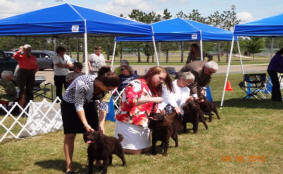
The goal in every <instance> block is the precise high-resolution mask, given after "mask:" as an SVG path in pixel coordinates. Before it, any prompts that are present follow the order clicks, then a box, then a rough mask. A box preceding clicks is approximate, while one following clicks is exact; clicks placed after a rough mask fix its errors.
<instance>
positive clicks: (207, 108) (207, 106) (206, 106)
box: [196, 95, 220, 122]
mask: <svg viewBox="0 0 283 174" xmlns="http://www.w3.org/2000/svg"><path fill="white" fill-rule="evenodd" d="M196 102H197V103H198V104H199V106H200V109H201V110H202V111H203V112H204V114H205V115H208V116H209V118H208V119H209V122H211V121H212V115H213V112H214V113H215V115H216V116H217V119H218V120H220V116H219V114H218V111H217V108H216V104H215V103H214V102H210V101H208V100H207V99H206V97H205V96H204V95H201V96H200V97H199V99H198V100H196Z"/></svg>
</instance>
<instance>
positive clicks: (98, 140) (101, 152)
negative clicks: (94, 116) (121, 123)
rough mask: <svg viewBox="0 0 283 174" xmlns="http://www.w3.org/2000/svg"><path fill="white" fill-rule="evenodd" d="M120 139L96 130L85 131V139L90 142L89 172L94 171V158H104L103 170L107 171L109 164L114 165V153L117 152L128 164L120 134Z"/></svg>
mask: <svg viewBox="0 0 283 174" xmlns="http://www.w3.org/2000/svg"><path fill="white" fill-rule="evenodd" d="M118 137H119V139H117V138H115V137H109V136H106V135H103V134H102V133H100V132H98V131H95V132H93V133H84V141H85V142H86V143H88V144H89V146H88V149H87V154H88V173H89V174H92V172H93V162H94V160H103V171H102V173H104V174H105V173H107V167H108V165H112V154H116V155H117V156H118V157H119V158H120V159H121V160H122V162H123V166H125V165H126V161H125V157H124V151H123V149H122V146H121V141H122V140H123V136H122V135H121V134H118Z"/></svg>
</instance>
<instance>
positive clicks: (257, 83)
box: [239, 73, 266, 99]
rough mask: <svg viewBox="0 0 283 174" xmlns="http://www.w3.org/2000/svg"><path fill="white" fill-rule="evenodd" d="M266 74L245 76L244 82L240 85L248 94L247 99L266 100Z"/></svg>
mask: <svg viewBox="0 0 283 174" xmlns="http://www.w3.org/2000/svg"><path fill="white" fill-rule="evenodd" d="M265 82H266V74H265V73H258V74H244V76H243V81H242V82H240V83H239V86H240V88H241V89H242V90H244V91H245V92H246V96H245V97H244V98H245V99H249V98H251V97H254V98H256V99H265V98H266V96H265V95H264V91H265V89H266V84H265Z"/></svg>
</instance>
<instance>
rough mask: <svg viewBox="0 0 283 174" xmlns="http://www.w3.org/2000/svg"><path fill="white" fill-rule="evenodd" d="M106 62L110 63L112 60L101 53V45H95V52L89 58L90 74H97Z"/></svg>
mask: <svg viewBox="0 0 283 174" xmlns="http://www.w3.org/2000/svg"><path fill="white" fill-rule="evenodd" d="M105 62H107V63H109V62H110V61H109V60H105V59H104V56H103V54H102V53H101V47H100V46H95V47H94V53H93V54H91V55H90V56H89V58H88V69H89V74H92V75H97V72H98V70H99V69H100V68H101V67H103V66H105V65H106V63H105Z"/></svg>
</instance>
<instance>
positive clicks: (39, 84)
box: [33, 76, 54, 101]
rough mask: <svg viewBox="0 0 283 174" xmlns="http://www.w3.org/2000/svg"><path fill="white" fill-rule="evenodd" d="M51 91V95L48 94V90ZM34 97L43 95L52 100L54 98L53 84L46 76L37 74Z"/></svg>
mask: <svg viewBox="0 0 283 174" xmlns="http://www.w3.org/2000/svg"><path fill="white" fill-rule="evenodd" d="M48 91H51V96H50V97H49V96H47V92H48ZM33 97H34V98H36V97H43V98H47V99H49V100H51V101H53V100H54V93H53V85H52V84H51V83H46V79H45V77H44V76H35V82H34V86H33Z"/></svg>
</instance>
